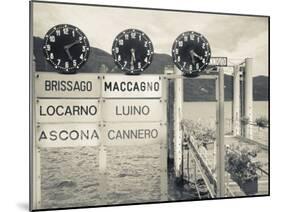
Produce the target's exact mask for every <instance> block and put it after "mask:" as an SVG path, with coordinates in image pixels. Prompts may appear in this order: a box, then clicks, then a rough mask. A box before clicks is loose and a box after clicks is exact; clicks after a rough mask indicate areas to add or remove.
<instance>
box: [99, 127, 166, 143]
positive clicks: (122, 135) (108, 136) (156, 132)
mask: <svg viewBox="0 0 281 212" xmlns="http://www.w3.org/2000/svg"><path fill="white" fill-rule="evenodd" d="M165 127H166V126H165V125H162V124H160V123H114V124H113V123H111V124H109V123H107V124H106V126H105V128H104V130H103V133H104V134H103V137H104V139H105V142H106V145H144V144H151V143H155V142H161V140H163V139H165V135H164V134H165V132H166V131H165V130H164V129H165Z"/></svg>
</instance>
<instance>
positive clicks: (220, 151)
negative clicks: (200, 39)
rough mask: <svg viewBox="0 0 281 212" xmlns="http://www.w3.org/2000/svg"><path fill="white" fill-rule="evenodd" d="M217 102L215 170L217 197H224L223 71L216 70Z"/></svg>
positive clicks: (220, 69)
mask: <svg viewBox="0 0 281 212" xmlns="http://www.w3.org/2000/svg"><path fill="white" fill-rule="evenodd" d="M218 70H219V79H218V86H217V87H218V93H217V94H218V101H217V110H216V113H217V136H216V137H217V139H216V168H217V169H216V170H217V173H216V175H217V197H224V196H225V195H224V193H225V190H224V189H225V188H224V187H225V186H224V181H225V179H224V178H225V177H224V70H223V68H218Z"/></svg>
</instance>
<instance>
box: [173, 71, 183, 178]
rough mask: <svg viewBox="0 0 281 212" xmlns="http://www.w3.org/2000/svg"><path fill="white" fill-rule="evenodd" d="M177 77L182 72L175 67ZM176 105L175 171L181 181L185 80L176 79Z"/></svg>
mask: <svg viewBox="0 0 281 212" xmlns="http://www.w3.org/2000/svg"><path fill="white" fill-rule="evenodd" d="M174 72H175V74H176V75H182V72H181V71H180V70H179V69H178V68H177V67H176V66H174ZM174 91H175V103H174V104H175V105H174V169H175V175H176V180H179V181H181V180H180V179H181V177H182V128H181V121H182V104H183V79H182V78H176V79H175V89H174Z"/></svg>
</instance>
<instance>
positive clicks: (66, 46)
mask: <svg viewBox="0 0 281 212" xmlns="http://www.w3.org/2000/svg"><path fill="white" fill-rule="evenodd" d="M43 51H44V55H45V58H46V60H47V61H48V62H49V63H50V64H51V65H52V66H53V67H54V68H55V69H56V70H57V71H58V72H60V73H66V74H71V73H75V72H76V71H77V70H78V69H79V68H81V66H82V65H83V64H84V63H85V62H86V61H87V59H88V57H89V53H90V45H89V41H88V39H87V37H86V36H85V34H84V33H83V32H82V31H81V30H80V29H79V28H77V27H75V26H72V25H69V24H61V25H57V26H54V27H52V28H51V29H50V30H49V31H48V32H47V34H46V35H45V37H44V45H43Z"/></svg>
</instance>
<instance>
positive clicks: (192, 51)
mask: <svg viewBox="0 0 281 212" xmlns="http://www.w3.org/2000/svg"><path fill="white" fill-rule="evenodd" d="M190 53H191V54H192V55H193V56H195V57H197V58H199V59H200V60H202V59H203V57H201V56H199V55H198V54H196V52H195V51H194V50H191V51H190Z"/></svg>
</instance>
